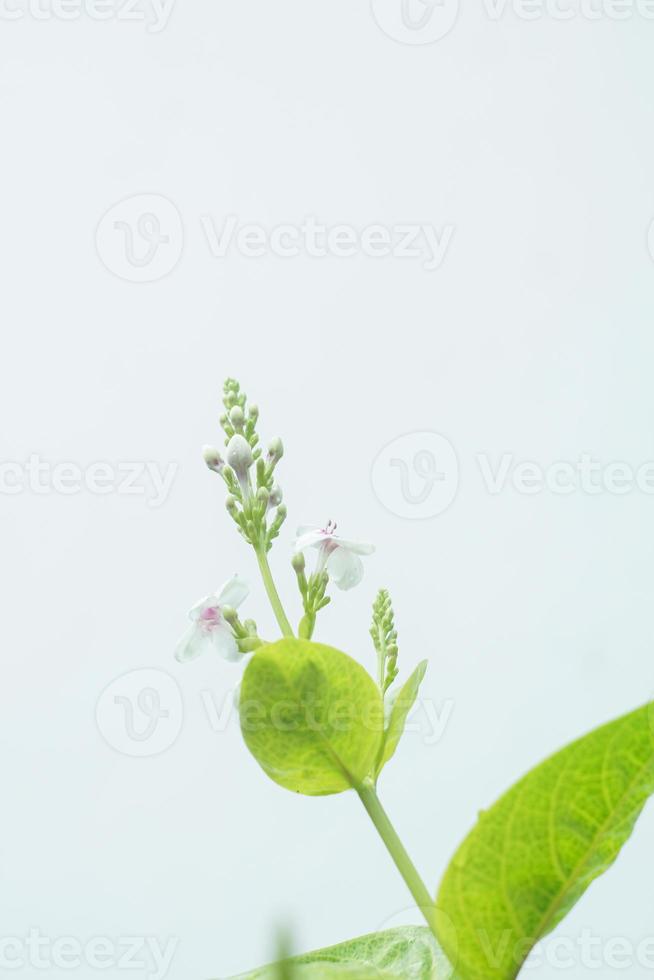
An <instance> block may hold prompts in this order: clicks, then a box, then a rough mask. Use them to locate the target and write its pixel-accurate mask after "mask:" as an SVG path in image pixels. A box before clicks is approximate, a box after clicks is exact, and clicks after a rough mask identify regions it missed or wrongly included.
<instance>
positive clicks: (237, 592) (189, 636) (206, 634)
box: [175, 575, 250, 663]
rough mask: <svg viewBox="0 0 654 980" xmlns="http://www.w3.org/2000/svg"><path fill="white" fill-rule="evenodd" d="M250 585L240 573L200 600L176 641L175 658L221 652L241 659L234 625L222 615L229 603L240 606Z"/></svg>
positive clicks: (232, 658)
mask: <svg viewBox="0 0 654 980" xmlns="http://www.w3.org/2000/svg"><path fill="white" fill-rule="evenodd" d="M249 591H250V588H249V586H248V585H247V583H246V582H244V581H243V579H242V578H239V576H238V575H234V577H233V578H231V579H230V580H229V582H226V583H225V584H224V585H223V587H222V588H221V589H219V590H218V592H216V593H215V594H214V595H209V596H207V597H206V598H205V599H201V600H200V601H199V602H197V603H196V604H195V605H194V606H193V608H192V609H191V611H190V613H189V619H190V620H191V625H190V626H189V628H188V629H187V631H186V633H185V634H184V636H183V637H182V638H181V640H180V641H179V643H178V644H177V649H176V650H175V658H176V659H177V660H179V662H180V663H185V662H186V661H187V660H193V659H194V658H195V657H199V656H200V654H201V653H208V652H211V651H213V652H215V653H219V654H220V655H221V657H224V658H225V660H240V659H241V657H242V656H243V654H242V653H241V652H240V650H239V648H238V644H237V642H236V637H235V636H234V634H233V632H232V630H231V627H230V626H229V624H228V623H227V622H225V619H224V618H223V614H222V611H223V609H224V608H225V607H226V606H231V608H232V609H237V608H238V607H239V606H240V605H241V603H242V602H244V600H245V599H246V598H247V595H248V593H249Z"/></svg>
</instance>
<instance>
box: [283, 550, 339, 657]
mask: <svg viewBox="0 0 654 980" xmlns="http://www.w3.org/2000/svg"><path fill="white" fill-rule="evenodd" d="M292 565H293V570H294V572H295V574H296V576H297V584H298V588H299V590H300V595H301V596H302V605H303V606H304V616H303V617H302V621H301V622H300V629H299V634H300V637H301V638H302V639H303V640H310V639H311V637H312V636H313V631H314V629H315V626H316V615H317V614H318V613H319V612H320V610H321V609H324V607H325V606H327V605H329V603H330V602H331V599H330V597H329V596H328V595H325V592H326V590H327V586H328V585H329V573H328V572H327V571H326V569H322V570H320V571H316V572H314V573H313V574H312V575H310V576H309V578H308V579H307V576H306V573H305V568H306V562H305V558H304V555H303V554H302V552H301V551H299V552H297V553H296V554H295V555H293V560H292Z"/></svg>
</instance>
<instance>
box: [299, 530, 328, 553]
mask: <svg viewBox="0 0 654 980" xmlns="http://www.w3.org/2000/svg"><path fill="white" fill-rule="evenodd" d="M300 532H302V533H300ZM329 539H330V536H329V535H327V534H325V533H324V531H320V530H319V529H318V528H315V527H309V528H307V527H300V528H298V536H297V538H296V539H295V545H294V547H295V551H296V552H297V551H305V550H306V549H307V548H316V547H320V545H321V544H322V543H323V542H324V541H329Z"/></svg>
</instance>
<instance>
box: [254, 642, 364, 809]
mask: <svg viewBox="0 0 654 980" xmlns="http://www.w3.org/2000/svg"><path fill="white" fill-rule="evenodd" d="M239 711H240V715H241V729H242V731H243V737H244V739H245V742H246V744H247V746H248V748H249V749H250V751H251V752H252V754H253V755H254V757H255V759H256V760H257V761H258V762H259V764H260V765H261V767H262V768H263V769H264V771H265V772H266V773H267V774H268V775H269V776H270V778H271V779H274V781H275V782H276V783H279V784H280V786H284V787H286V789H290V790H293V791H294V792H297V793H304V794H306V795H308V796H321V795H325V794H328V793H340V792H342V791H343V790H346V789H350V788H351V787H353V786H357V785H359V784H360V783H361V782H362V781H363V780H364V779H365V777H366V776H368V775H369V773H370V772H371V771H372V769H373V767H374V764H375V760H376V758H377V754H378V752H379V747H380V744H381V739H382V734H383V706H382V699H381V695H380V693H379V689H378V688H377V685H376V684H375V682H374V681H373V679H372V678H371V677H370V675H369V674H368V673H366V671H365V670H364V669H363V667H362V666H361V665H360V664H358V663H357V662H356V660H352V658H351V657H348V656H347V654H345V653H341V651H340V650H334V649H333V648H332V647H327V646H323V645H322V644H320V643H311V642H309V641H308V640H294V639H287V640H280V641H279V642H278V643H273V644H270V645H268V646H264V647H260V649H259V650H258V651H257V652H256V653H255V655H254V657H253V658H252V660H251V661H250V663H249V664H248V667H247V669H246V671H245V674H244V676H243V683H242V686H241V696H240V707H239Z"/></svg>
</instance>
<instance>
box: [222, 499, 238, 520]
mask: <svg viewBox="0 0 654 980" xmlns="http://www.w3.org/2000/svg"><path fill="white" fill-rule="evenodd" d="M225 507H226V508H227V510H228V512H229V513H230V514H231V515H232V516H234V515H235V514H237V513H238V507H237V505H236V497H232V495H231V494H230V495H229V497H227V499H226V500H225Z"/></svg>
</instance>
